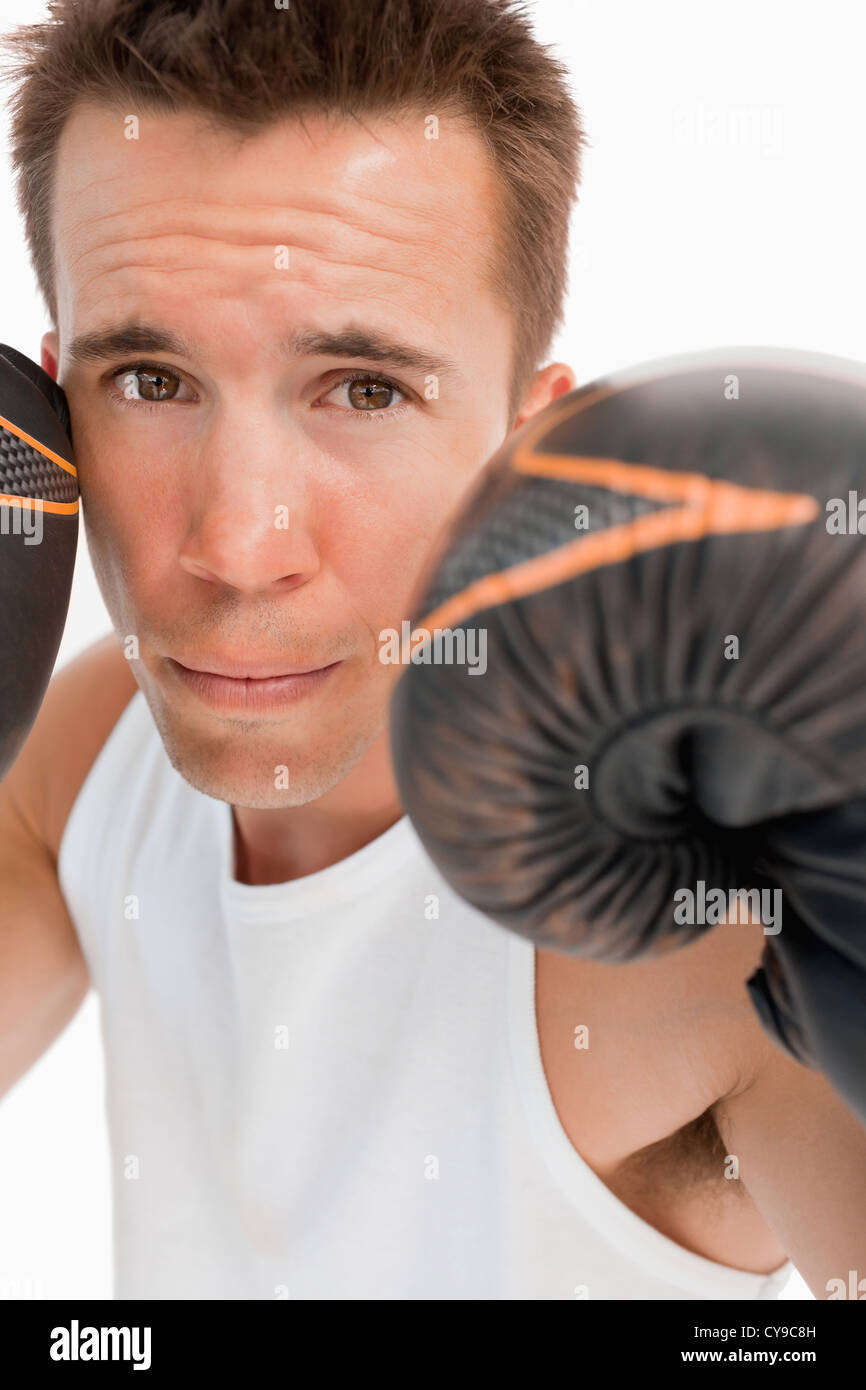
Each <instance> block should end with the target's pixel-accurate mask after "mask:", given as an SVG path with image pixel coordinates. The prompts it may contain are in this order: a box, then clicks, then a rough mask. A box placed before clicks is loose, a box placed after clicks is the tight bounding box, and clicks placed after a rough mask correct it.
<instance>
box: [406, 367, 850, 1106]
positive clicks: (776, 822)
mask: <svg viewBox="0 0 866 1390" xmlns="http://www.w3.org/2000/svg"><path fill="white" fill-rule="evenodd" d="M413 629H414V632H415V634H416V636H415V637H414V638H413V651H412V656H411V663H410V664H409V665H408V666H407V670H406V672H405V674H404V675H403V677H402V679H401V680H400V682H399V683H398V685H397V687H396V690H395V693H394V697H393V703H392V712H391V713H392V717H391V729H392V753H393V760H394V766H395V772H396V775H397V780H398V785H399V789H400V793H401V796H402V799H403V803H404V806H405V808H406V810H407V811H408V813H409V815H410V817H411V818H412V820H413V822H414V824H415V826H416V828H417V831H418V833H419V835H420V838H421V840H422V842H423V843H424V845H425V847H426V849H427V851H428V852H429V854H430V856H431V857H432V859H433V860H434V861H435V862H436V863H437V864H438V865H439V867H440V868H441V869H442V871H443V873H444V874H445V876H446V877H447V878H448V879H449V880H450V881H451V883H452V884H453V885H454V887H455V888H456V889H457V891H458V892H459V893H461V894H462V895H463V896H464V897H465V898H466V899H467V900H468V901H469V902H471V903H472V904H473V905H474V906H476V907H477V908H479V909H480V910H481V911H482V912H484V913H486V914H487V915H488V916H489V917H491V918H492V919H494V920H495V921H497V922H500V923H502V924H503V925H505V926H507V927H509V928H511V929H513V930H515V931H517V932H520V933H521V934H523V935H524V936H526V937H528V938H530V939H531V940H533V941H534V942H535V943H537V944H538V945H539V946H543V947H550V948H554V949H560V950H563V951H567V952H573V953H575V954H578V955H583V956H586V957H589V958H592V959H595V960H599V961H608V962H617V961H626V960H631V959H634V958H637V957H640V956H647V955H653V954H659V953H661V952H663V951H666V950H670V949H672V948H675V947H677V946H679V945H682V944H684V943H686V942H688V941H690V940H692V939H694V938H695V936H696V935H697V934H698V933H699V932H702V931H704V930H706V929H707V928H708V927H711V926H712V925H714V923H715V922H718V921H727V922H728V923H729V924H731V925H729V928H725V929H730V930H737V926H736V925H733V923H734V922H736V921H738V920H743V921H749V920H753V921H754V920H760V921H762V922H764V931H765V933H766V937H765V941H766V945H765V950H764V956H763V963H762V968H761V969H759V970H758V971H757V972H756V974H755V975H753V976H752V978H751V979H750V980H749V982H748V989H749V993H750V996H751V999H752V1001H753V1003H754V1005H755V1007H756V1009H757V1011H758V1013H759V1016H760V1018H761V1022H762V1024H763V1026H764V1028H765V1030H766V1031H767V1032H768V1033H769V1034H770V1036H771V1037H773V1038H774V1039H775V1041H776V1042H777V1043H778V1044H780V1045H781V1046H783V1047H784V1048H786V1049H787V1050H788V1051H789V1052H790V1053H791V1054H792V1055H793V1056H795V1057H796V1058H798V1059H799V1060H800V1061H801V1062H804V1063H805V1064H807V1065H812V1066H817V1067H819V1068H821V1069H822V1070H823V1071H824V1072H825V1073H826V1074H827V1076H828V1078H829V1080H830V1081H831V1084H833V1085H834V1087H835V1088H836V1090H837V1091H838V1093H839V1094H840V1095H841V1096H842V1097H843V1099H844V1100H845V1101H846V1102H847V1104H848V1105H849V1106H850V1107H851V1109H852V1110H853V1111H854V1113H856V1114H857V1115H858V1116H859V1117H860V1119H861V1120H862V1121H863V1122H864V1123H866V368H864V367H863V366H862V365H861V364H859V363H856V362H848V361H845V360H843V359H838V358H825V357H814V356H812V355H810V354H807V353H797V352H784V351H775V350H772V349H755V348H733V349H726V350H718V351H713V352H709V353H701V354H696V355H695V356H693V357H691V358H688V359H682V358H680V359H676V360H674V361H669V360H668V361H662V362H655V363H649V364H645V365H644V366H642V367H639V368H636V369H634V370H632V371H629V372H623V373H619V374H617V375H615V376H612V377H610V378H608V379H606V380H603V381H600V382H597V383H594V384H592V385H590V386H586V387H584V388H582V389H580V390H576V391H572V392H570V393H569V394H568V395H567V396H564V397H561V398H560V399H559V400H557V401H555V402H554V403H552V404H551V405H550V406H548V407H547V408H546V409H545V410H544V411H543V412H541V413H540V414H538V415H536V416H535V417H533V418H531V419H530V420H528V421H527V422H526V423H525V424H524V425H523V426H522V427H521V429H520V430H518V431H517V432H516V433H514V434H513V435H512V436H511V437H510V438H509V439H508V441H507V442H506V444H505V445H504V446H503V448H502V449H501V450H500V451H499V452H498V453H497V454H496V455H495V457H494V458H493V459H492V460H491V462H490V464H489V465H488V466H487V468H486V469H485V470H484V473H483V474H482V475H481V478H480V480H479V482H478V484H477V486H475V487H474V488H473V489H472V491H471V493H470V495H469V500H468V502H467V503H466V504H465V506H464V507H463V509H462V510H461V512H460V515H459V517H458V519H457V520H456V521H455V522H454V523H453V525H452V526H451V528H450V530H449V532H448V534H447V536H446V537H445V538H444V540H443V542H442V544H441V545H440V547H439V549H438V552H437V556H436V560H435V563H434V565H433V568H432V571H431V572H430V574H429V575H428V577H427V579H426V580H425V582H424V585H423V587H422V596H421V598H420V599H419V601H418V604H417V605H416V617H415V621H414V623H413ZM470 629H472V630H474V641H471V640H469V639H470V637H471V635H472V634H471V633H470ZM437 634H438V635H437ZM455 636H460V637H461V639H462V641H461V642H457V641H455ZM482 637H483V639H484V641H485V642H486V670H485V671H483V672H482V671H481V670H480V669H473V666H472V664H471V663H470V662H469V661H467V660H463V659H461V653H463V652H465V651H470V650H473V651H477V650H478V649H479V647H480V646H481V645H483V644H482V642H481V638H482ZM455 656H456V659H455ZM777 893H779V894H780V895H781V896H780V898H778V900H777V899H776V897H775V896H774V895H776V894H777ZM762 894H764V896H761V895H762ZM777 901H778V906H779V911H778V912H775V911H774V910H773V908H774V907H775V906H776V904H777ZM721 904H723V905H724V906H720V905H721ZM740 904H742V907H740ZM768 904H769V905H770V907H769V911H768V915H767V914H766V913H765V912H764V910H763V909H765V908H767V905H768ZM756 908H758V909H761V910H760V911H759V912H758V914H757V917H756V915H755V909H756ZM738 914H740V916H738Z"/></svg>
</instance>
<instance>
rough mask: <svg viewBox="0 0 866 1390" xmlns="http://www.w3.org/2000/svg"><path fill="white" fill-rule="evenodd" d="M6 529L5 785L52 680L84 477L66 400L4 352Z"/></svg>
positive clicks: (0, 421) (0, 512)
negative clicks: (79, 470)
mask: <svg viewBox="0 0 866 1390" xmlns="http://www.w3.org/2000/svg"><path fill="white" fill-rule="evenodd" d="M22 502H23V503H25V505H24V507H23V508H22V506H21V503H22ZM37 508H41V510H37ZM0 522H2V527H0V595H2V603H0V779H2V778H3V777H5V775H6V773H7V772H8V771H9V768H10V767H11V766H12V764H13V762H14V761H15V759H16V757H17V756H18V753H19V751H20V749H21V746H22V744H23V743H24V740H25V739H26V737H27V734H28V733H29V732H30V729H31V727H32V725H33V721H34V720H35V718H36V715H37V713H38V712H39V706H40V705H41V703H42V698H43V696H44V694H45V691H46V689H47V686H48V682H49V680H50V679H51V673H52V671H53V669H54V663H55V660H56V658H57V651H58V648H59V646H60V639H61V637H62V636H63V627H64V623H65V621H66V613H67V610H68V607H69V595H70V592H71V588H72V574H73V570H74V568H75V552H76V546H77V542H78V475H77V473H76V470H75V465H74V463H73V461H72V445H71V443H70V423H69V409H68V406H67V402H66V397H65V396H64V394H63V391H62V390H61V388H60V387H59V386H58V385H57V383H56V382H54V381H52V379H51V377H50V376H49V375H48V374H47V372H44V371H43V370H42V368H41V367H38V366H37V365H36V363H35V362H31V361H30V359H29V358H28V357H25V356H24V355H23V354H22V353H20V352H16V351H15V349H14V348H10V347H6V346H5V345H2V344H0Z"/></svg>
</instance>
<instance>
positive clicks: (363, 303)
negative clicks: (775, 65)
mask: <svg viewBox="0 0 866 1390" xmlns="http://www.w3.org/2000/svg"><path fill="white" fill-rule="evenodd" d="M125 129H126V127H125V124H124V115H123V114H118V113H116V112H114V111H110V110H109V109H108V108H105V107H101V106H94V105H79V106H78V107H76V109H75V110H74V112H73V114H72V116H71V117H70V119H69V121H68V123H67V127H66V129H65V131H64V134H63V138H62V141H61V146H60V152H59V160H58V171H57V179H56V202H55V212H54V238H55V248H56V270H57V284H58V336H57V340H56V343H57V347H58V348H59V377H60V381H61V384H62V385H63V387H64V389H65V390H66V393H67V396H68V399H69V404H70V410H71V415H72V427H73V434H74V444H75V458H76V463H77V466H78V470H79V477H80V485H81V493H82V499H83V505H84V516H85V521H86V526H87V535H88V540H89V546H90V553H91V556H92V559H93V564H94V568H95V570H96V574H97V577H98V580H99V584H100V588H101V591H102V594H103V598H104V600H105V603H106V606H107V608H108V611H109V613H110V615H111V619H112V622H113V625H114V627H115V630H116V631H117V633H118V634H120V635H121V636H122V637H128V636H129V637H131V636H134V637H136V638H137V639H138V660H133V661H132V669H133V671H134V673H135V676H136V679H137V680H138V683H139V685H140V686H141V688H142V689H143V691H144V693H145V696H146V698H147V700H148V703H149V705H150V708H151V711H152V713H153V716H154V719H155V721H156V724H157V726H158V728H159V730H160V733H161V736H162V739H163V741H164V743H165V746H166V750H167V752H168V754H169V757H170V759H171V761H172V763H173V765H174V766H175V767H176V768H177V769H178V771H179V772H180V773H181V774H182V775H183V776H184V777H185V778H186V779H187V780H188V781H189V782H190V783H191V784H192V785H193V786H195V787H197V788H199V789H200V790H201V791H204V792H206V793H207V794H208V795H211V796H216V797H218V798H220V799H221V800H224V801H230V802H232V803H233V804H235V805H243V806H260V807H266V806H287V805H298V804H302V803H303V802H306V801H309V800H311V799H312V798H314V797H317V796H320V795H322V794H323V793H324V792H325V791H327V790H329V789H330V788H331V787H332V786H334V785H335V784H336V783H337V782H338V781H339V780H340V778H341V777H343V776H344V774H345V773H346V772H347V771H348V770H349V769H350V768H351V767H353V766H354V765H355V764H356V763H357V762H358V760H359V759H360V758H361V757H362V756H363V754H364V753H365V752H366V750H367V749H369V748H370V746H371V745H372V744H373V743H374V741H375V740H376V739H377V738H378V737H379V736H380V735H381V733H382V730H383V728H384V727H385V720H386V715H387V704H388V697H389V695H390V691H391V689H392V687H393V683H394V681H395V679H396V678H397V676H399V674H400V670H401V668H400V667H397V666H393V665H384V664H383V663H382V662H381V661H380V660H379V649H380V642H379V633H380V631H382V629H385V628H396V629H397V630H398V631H399V629H400V625H401V622H402V620H403V619H405V618H408V617H409V616H410V613H411V609H410V594H411V592H412V589H413V586H414V584H415V582H416V580H417V577H418V574H419V570H420V569H421V567H422V565H423V562H424V559H425V556H426V554H427V552H428V549H429V547H430V545H431V543H432V542H433V541H434V539H435V537H436V533H437V531H438V529H439V528H440V526H441V524H442V522H443V520H444V519H445V517H446V516H447V514H448V513H449V512H450V511H451V510H452V508H453V507H454V505H455V503H456V502H457V500H458V498H459V496H460V494H461V493H462V492H463V491H464V490H465V489H466V487H467V486H468V485H469V484H470V483H471V481H472V479H473V477H474V475H475V474H476V473H477V472H478V470H479V469H480V468H481V466H482V465H483V464H484V463H485V461H486V460H487V458H488V457H489V456H490V455H491V454H492V453H493V452H494V451H495V450H496V449H497V448H498V447H499V445H500V444H501V443H502V441H503V438H504V437H505V434H506V432H507V427H508V420H507V399H506V397H507V388H508V378H509V371H510V364H511V356H512V348H513V341H514V339H513V331H514V330H513V325H512V322H511V319H510V317H509V315H508V313H507V311H506V310H505V309H504V308H503V307H502V306H501V305H500V304H499V303H498V301H496V300H495V299H494V297H493V295H492V292H491V291H490V290H489V289H488V288H487V284H486V271H485V258H490V259H492V256H493V235H494V230H495V222H494V219H495V216H496V185H495V182H494V175H493V172H492V168H491V166H490V165H489V162H488V157H487V155H486V153H485V150H484V147H483V145H482V143H481V141H480V140H479V139H478V137H477V136H475V135H474V134H472V133H471V132H469V131H459V130H457V129H456V128H455V127H454V125H453V124H451V123H446V122H444V121H443V122H442V126H441V128H440V138H439V140H428V139H425V125H424V118H423V115H419V116H411V115H406V116H403V117H401V119H400V121H399V122H395V121H393V120H385V119H376V120H365V122H364V125H363V126H362V125H361V124H359V123H357V122H350V121H342V120H341V121H334V120H333V119H332V118H328V117H325V116H317V117H307V118H305V121H304V123H303V124H301V123H300V122H299V121H296V120H283V121H280V122H279V123H277V124H275V125H273V126H272V127H271V128H270V129H268V130H267V131H266V132H264V133H262V134H259V135H257V136H256V137H254V138H252V139H250V140H248V141H246V142H240V141H239V140H238V139H237V138H236V137H235V136H233V135H230V134H227V133H224V132H220V131H218V130H215V129H212V128H209V127H208V126H207V125H206V124H205V123H204V122H203V121H202V120H201V118H200V117H198V116H196V115H195V114H193V113H184V114H181V115H148V114H146V113H143V114H142V115H141V121H140V131H139V138H138V139H127V138H125ZM129 323H136V324H142V325H144V324H146V325H148V326H149V327H152V328H154V329H158V330H160V331H161V332H162V333H163V334H170V335H172V337H173V338H174V339H176V342H175V343H174V344H173V347H174V349H175V350H166V349H165V348H160V350H153V351H152V350H149V349H144V348H141V349H139V348H133V349H129V350H125V348H124V344H123V343H121V344H119V345H115V346H114V347H112V348H111V349H110V350H109V351H108V352H107V353H103V352H102V350H100V353H99V355H97V354H96V351H95V348H94V340H93V339H91V342H90V345H89V347H90V355H89V356H88V354H86V353H79V354H77V355H76V353H75V351H74V340H76V339H79V340H80V339H81V337H82V335H96V334H102V333H104V332H105V331H106V330H110V329H119V328H120V327H122V326H123V325H124V324H129ZM349 332H352V333H353V335H354V336H357V334H358V333H360V334H365V335H370V336H373V335H375V336H376V337H377V338H380V339H381V340H383V341H387V342H389V343H391V342H399V343H401V344H404V345H406V346H408V347H410V348H412V349H414V350H415V351H416V352H417V353H419V354H424V355H425V357H426V359H429V360H427V361H420V362H419V363H418V364H417V365H412V366H406V365H401V364H400V363H399V362H395V361H392V360H377V359H376V357H375V356H373V355H372V354H371V352H370V350H369V346H368V347H367V348H366V349H365V347H364V345H363V344H361V343H357V342H356V343H355V344H351V343H348V344H347V346H346V349H345V350H342V349H341V345H340V344H338V343H336V344H335V343H330V344H329V343H324V344H323V343H319V344H318V345H316V344H313V343H312V342H311V341H310V340H309V339H308V340H307V341H306V342H300V343H299V342H298V341H297V337H296V335H300V334H306V335H313V334H316V335H343V334H347V333H349ZM293 339H295V341H294V343H293V342H292V340H293ZM47 341H48V343H49V347H50V349H51V347H52V345H53V343H54V342H55V340H54V339H53V336H52V335H48V339H47ZM316 346H318V347H319V348H321V347H322V346H325V347H331V348H332V349H333V350H332V351H329V352H327V353H325V354H323V355H320V354H319V352H317V351H314V350H313V349H314V348H315V347H316ZM293 349H294V350H293ZM43 360H44V359H43ZM357 374H361V378H363V376H364V375H368V376H369V377H370V380H369V382H368V383H365V381H364V380H363V379H359V376H358V375H357ZM383 377H384V379H383ZM433 378H436V379H437V380H436V381H435V382H434V380H433ZM389 382H390V383H393V385H392V386H390V387H389V385H388V383H389ZM437 387H438V397H437V396H436V395H435V390H436V389H437ZM365 391H366V395H365ZM425 391H426V394H425ZM365 400H367V401H369V405H368V408H366V409H365V408H364V405H365ZM173 661H177V662H180V663H182V664H183V665H185V666H189V667H196V668H198V669H204V670H219V669H221V668H224V667H225V665H226V663H229V662H235V663H238V662H240V663H246V662H248V663H249V664H250V674H255V673H256V671H261V670H263V669H267V670H270V671H273V672H280V671H287V670H291V669H294V670H296V671H297V670H298V669H302V670H303V669H310V668H322V667H326V666H329V665H331V667H332V669H331V670H330V671H329V672H328V673H327V674H326V675H325V677H324V678H323V679H320V680H319V681H318V683H316V682H314V681H311V680H309V679H308V680H307V681H305V682H303V687H304V688H303V689H301V690H300V691H298V690H297V689H296V690H295V692H294V693H293V694H292V693H289V694H286V695H284V696H281V697H278V698H277V700H276V702H274V703H272V704H271V705H269V706H268V707H267V708H264V709H260V710H254V709H250V708H247V707H237V708H227V707H224V706H221V705H217V704H214V703H213V702H212V701H211V700H210V699H209V698H205V697H204V696H203V695H201V694H200V693H198V692H197V691H196V690H194V689H191V688H190V687H189V686H188V685H187V684H186V683H185V682H184V680H183V679H182V676H181V673H179V672H178V670H177V668H176V667H175V666H174V665H173ZM333 663H337V664H335V665H334V664H333ZM278 767H285V768H287V770H288V776H287V779H285V780H281V779H277V774H276V769H277V768H278ZM277 780H280V785H279V788H278V787H277Z"/></svg>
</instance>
